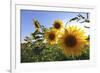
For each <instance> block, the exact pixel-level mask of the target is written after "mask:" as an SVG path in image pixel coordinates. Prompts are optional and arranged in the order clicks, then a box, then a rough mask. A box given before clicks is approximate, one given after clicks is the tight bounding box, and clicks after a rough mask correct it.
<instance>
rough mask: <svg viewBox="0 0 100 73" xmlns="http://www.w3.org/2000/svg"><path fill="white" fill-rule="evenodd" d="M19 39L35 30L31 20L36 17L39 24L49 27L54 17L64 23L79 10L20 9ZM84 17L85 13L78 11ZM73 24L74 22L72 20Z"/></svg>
mask: <svg viewBox="0 0 100 73" xmlns="http://www.w3.org/2000/svg"><path fill="white" fill-rule="evenodd" d="M20 14H21V16H20V18H21V40H23V39H24V38H25V37H26V36H29V35H30V33H32V32H34V31H35V28H34V26H33V23H32V20H33V19H34V18H36V19H37V20H38V21H39V22H40V24H42V25H44V26H45V27H47V28H49V27H51V26H52V24H53V22H54V20H55V19H61V20H62V21H63V22H64V23H66V22H67V21H69V20H70V19H71V18H74V17H75V16H77V15H78V14H79V12H58V11H57V12H54V11H39V10H21V11H20ZM80 14H82V15H83V16H85V17H86V13H80ZM72 23H73V24H74V23H75V22H72Z"/></svg>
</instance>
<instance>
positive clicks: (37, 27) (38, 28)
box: [33, 18, 40, 31]
mask: <svg viewBox="0 0 100 73" xmlns="http://www.w3.org/2000/svg"><path fill="white" fill-rule="evenodd" d="M33 25H34V26H35V29H36V30H38V31H40V23H39V21H38V20H37V19H36V18H35V19H33Z"/></svg>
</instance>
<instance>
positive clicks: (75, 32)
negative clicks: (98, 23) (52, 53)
mask: <svg viewBox="0 0 100 73" xmlns="http://www.w3.org/2000/svg"><path fill="white" fill-rule="evenodd" d="M86 38H87V36H85V32H84V31H83V30H81V29H80V28H78V27H76V26H69V27H67V28H66V29H65V32H64V34H63V35H62V36H61V37H60V39H59V45H60V47H61V48H62V49H63V52H64V54H65V55H66V56H80V55H81V54H82V53H83V52H84V51H85V48H84V46H85V45H86V44H87V40H86Z"/></svg>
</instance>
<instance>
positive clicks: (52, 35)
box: [44, 29, 58, 45]
mask: <svg viewBox="0 0 100 73" xmlns="http://www.w3.org/2000/svg"><path fill="white" fill-rule="evenodd" d="M57 35H58V34H57V32H56V30H55V29H51V30H50V31H46V32H45V34H44V37H45V39H46V41H47V43H49V44H51V45H52V44H56V43H57V38H58V37H57Z"/></svg>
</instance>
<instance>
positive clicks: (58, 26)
mask: <svg viewBox="0 0 100 73" xmlns="http://www.w3.org/2000/svg"><path fill="white" fill-rule="evenodd" d="M63 26H64V25H63V22H62V20H55V21H54V23H53V27H54V28H55V29H57V30H60V29H61V28H63Z"/></svg>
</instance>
